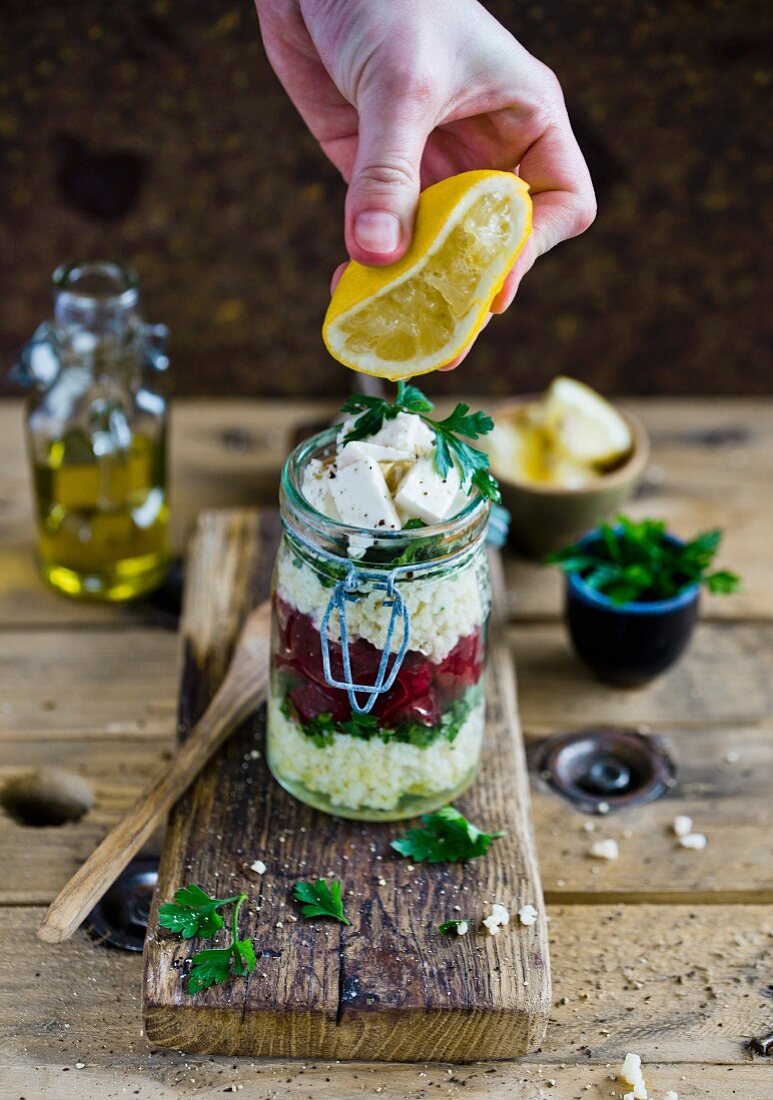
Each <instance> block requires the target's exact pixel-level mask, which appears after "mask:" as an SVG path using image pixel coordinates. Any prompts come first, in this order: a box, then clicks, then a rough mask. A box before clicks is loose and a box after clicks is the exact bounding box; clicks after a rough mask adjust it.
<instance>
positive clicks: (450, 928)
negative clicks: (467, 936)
mask: <svg viewBox="0 0 773 1100" xmlns="http://www.w3.org/2000/svg"><path fill="white" fill-rule="evenodd" d="M474 923H475V922H474V921H472V920H470V919H469V918H468V917H459V918H455V919H454V920H444V921H443V923H442V924H439V925H438V926H437V930H438V932H442V933H443V934H444V935H449V934H450V933H451V932H455V931H456V930H457V928H458V927H459V925H460V924H466V925H468V926H471V925H473V924H474Z"/></svg>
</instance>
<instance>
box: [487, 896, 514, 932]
mask: <svg viewBox="0 0 773 1100" xmlns="http://www.w3.org/2000/svg"><path fill="white" fill-rule="evenodd" d="M509 923H510V914H509V913H508V911H507V910H506V909H505V907H504V905H499V904H498V903H497V902H494V904H493V905H492V906H491V914H490V915H489V916H488V917H486V918H485V919H484V920H483V924H484V926H485V927H486V928H488V930H489V934H490V935H492V936H496V935H497V933H498V932H499V929H500V928H501V927H502V926H503V925H505V924H509Z"/></svg>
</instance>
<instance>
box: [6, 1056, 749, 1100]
mask: <svg viewBox="0 0 773 1100" xmlns="http://www.w3.org/2000/svg"><path fill="white" fill-rule="evenodd" d="M165 1053H166V1052H165ZM83 1057H86V1058H90V1060H89V1061H88V1062H84V1063H83V1069H80V1070H76V1069H75V1066H74V1064H73V1065H70V1066H23V1067H21V1068H17V1067H15V1066H0V1091H2V1094H3V1095H6V1096H9V1097H11V1096H13V1097H17V1096H22V1097H24V1096H25V1095H26V1096H29V1095H30V1088H31V1087H32V1088H35V1090H36V1091H35V1093H34V1094H33V1095H35V1096H36V1097H51V1098H54V1097H55V1098H56V1100H105V1098H106V1097H114V1096H115V1097H117V1096H122V1095H124V1094H125V1095H129V1096H131V1095H135V1096H137V1095H139V1096H144V1095H146V1093H147V1088H148V1083H149V1082H150V1083H151V1084H152V1088H153V1091H152V1096H153V1100H190V1098H191V1097H196V1096H206V1095H211V1094H212V1093H213V1092H218V1093H221V1092H225V1093H236V1092H238V1093H239V1096H240V1098H241V1100H280V1098H281V1100H355V1098H358V1097H365V1096H368V1097H373V1096H377V1097H378V1098H379V1100H426V1098H427V1097H428V1096H433V1097H443V1098H449V1100H450V1098H459V1097H462V1096H463V1097H464V1100H481V1098H484V1097H486V1098H493V1100H499V1098H501V1097H517V1098H518V1100H547V1098H548V1097H554V1098H555V1100H570V1098H574V1100H602V1098H603V1100H609V1098H610V1097H617V1098H618V1100H620V1098H622V1097H623V1095H624V1094H625V1092H626V1091H630V1089H629V1086H627V1085H623V1084H622V1082H617V1083H616V1082H615V1081H613V1080H612V1076H613V1074H615V1072H616V1071H617V1070H619V1069H620V1066H619V1065H614V1066H613V1065H610V1066H609V1067H606V1066H595V1065H588V1064H587V1063H585V1064H583V1063H576V1064H573V1065H561V1066H530V1065H525V1064H524V1063H516V1064H512V1063H511V1064H507V1063H501V1062H500V1063H493V1064H492V1063H479V1064H477V1065H472V1066H454V1067H453V1068H450V1067H448V1066H445V1065H432V1064H427V1065H425V1066H421V1067H415V1066H414V1067H408V1066H404V1065H402V1066H401V1065H395V1064H389V1065H384V1064H383V1063H381V1064H379V1065H373V1064H372V1063H359V1062H354V1063H349V1064H347V1065H343V1064H340V1063H337V1064H333V1065H331V1064H330V1063H324V1064H321V1065H319V1064H313V1065H306V1064H303V1065H301V1064H299V1063H298V1062H287V1063H279V1064H277V1063H276V1062H273V1061H271V1062H259V1063H258V1062H247V1061H246V1060H244V1059H243V1060H241V1061H239V1062H234V1061H233V1059H230V1060H229V1059H225V1058H218V1059H207V1061H204V1062H201V1061H199V1060H198V1059H196V1058H195V1057H191V1056H189V1055H177V1056H174V1055H173V1056H172V1059H171V1060H170V1061H168V1062H167V1063H166V1064H165V1065H163V1066H161V1067H159V1066H152V1067H150V1068H149V1069H146V1068H145V1066H144V1065H143V1064H142V1062H141V1060H140V1059H137V1058H133V1059H131V1060H130V1064H129V1065H121V1066H119V1067H115V1068H111V1067H110V1066H106V1065H103V1064H102V1061H101V1060H95V1059H94V1058H92V1057H91V1056H90V1055H89V1054H84V1055H83ZM138 1063H139V1064H138ZM645 1069H646V1080H647V1084H648V1087H649V1089H650V1090H651V1091H650V1096H652V1097H653V1098H656V1100H657V1098H659V1097H662V1096H665V1094H666V1092H667V1091H668V1090H669V1089H674V1088H675V1089H676V1090H678V1095H679V1100H732V1098H733V1097H736V1098H737V1100H769V1098H770V1068H769V1067H768V1066H763V1065H739V1066H691V1067H689V1074H688V1073H685V1072H684V1070H685V1067H684V1066H682V1065H668V1064H667V1065H663V1064H661V1065H652V1066H646V1067H645ZM162 1079H163V1080H162Z"/></svg>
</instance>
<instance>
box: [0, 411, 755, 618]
mask: <svg viewBox="0 0 773 1100" xmlns="http://www.w3.org/2000/svg"><path fill="white" fill-rule="evenodd" d="M469 400H470V402H471V404H472V405H473V406H474V407H475V408H478V407H480V406H481V404H484V405H485V406H487V407H491V402H490V401H487V400H483V401H481V399H480V398H476V397H471V398H469ZM447 404H448V402H439V404H438V408H439V409H440V410H441V411H442V409H443V408H444V407H445V405H447ZM621 404H622V406H623V407H624V408H626V409H629V410H630V411H631V412H632V413H633V414H634V415H636V416H637V417H639V419H641V420H642V421H643V422H644V424H645V426H646V427H647V430H648V431H649V433H650V436H651V440H652V460H651V463H650V466H649V469H648V471H647V474H646V476H645V479H644V483H643V485H642V486H641V488H640V490H639V493H638V495H637V498H636V499H635V500H634V501H632V502H631V504H630V505H629V506H627V510H629V511H630V512H631V513H632V514H633V515H635V516H645V515H652V516H663V517H664V518H666V519H667V520H668V521H669V523H670V524H671V525H672V526H673V527H674V529H675V530H676V531H678V532H679V533H681V534H684V535H690V534H693V533H695V532H697V531H698V530H701V529H705V528H709V527H713V526H716V525H717V524H721V526H722V527H723V528H725V531H726V536H725V545H724V547H723V550H722V563H723V565H727V566H728V567H731V568H733V569H736V570H737V571H738V572H739V573H740V574H741V575H742V577H743V579H744V585H743V588H742V590H741V591H740V592H738V593H736V594H734V595H733V596H730V597H722V598H720V597H716V598H711V599H707V600H706V601H705V605H704V609H703V614H704V617H706V618H711V619H715V618H721V619H738V618H745V619H768V620H770V619H771V618H773V571H771V570H770V569H769V567H768V563H767V561H766V559H765V555H764V554H762V553H761V552H760V548H761V547H764V546H766V545H770V542H771V539H773V517H772V516H771V510H770V508H767V507H765V506H764V503H763V504H761V503H760V502H765V501H766V500H767V494H768V493H769V486H770V483H771V479H773V433H771V431H770V423H771V420H772V419H773V400H771V399H764V398H762V399H759V400H748V399H733V398H728V399H727V400H723V401H721V402H719V401H711V400H700V399H695V398H690V399H678V398H668V399H653V398H649V399H646V398H645V399H641V398H640V399H636V400H632V399H626V400H624V401H622V402H621ZM333 409H334V404H331V403H330V402H314V401H251V400H240V401H236V400H217V401H200V400H198V401H197V400H181V401H177V402H176V403H175V405H174V409H173V414H172V430H171V478H170V484H171V499H172V528H171V533H172V542H173V545H174V547H175V549H176V550H177V551H178V552H179V551H182V549H183V548H184V546H185V543H186V541H187V539H188V537H189V535H190V534H191V531H192V529H193V526H194V524H195V521H196V516H197V514H198V513H199V512H200V511H201V510H202V509H207V508H221V507H239V506H241V507H256V506H259V505H261V506H273V504H274V502H275V500H276V491H277V484H278V476H279V469H280V466H281V463H282V461H283V460H284V458H285V456H286V454H287V450H288V447H289V445H290V442H291V440H292V439H293V437H294V436H295V434H296V433H297V431H298V430H299V429H301V430H305V429H304V428H303V426H304V425H306V426H311V425H313V424H314V423H315V422H317V423H319V422H320V421H322V422H324V421H325V419H326V418H327V419H329V418H330V415H331V413H332V411H333ZM0 469H1V470H2V471H3V473H2V486H1V490H0V541H1V542H2V545H0V624H12V625H14V626H18V625H19V624H22V623H29V624H33V623H36V624H38V625H46V624H48V625H54V624H56V623H59V624H73V625H75V624H78V625H92V624H97V623H100V622H102V623H107V622H109V623H112V624H122V625H125V626H129V625H131V624H135V625H137V624H142V623H144V622H147V620H148V618H149V617H151V618H152V617H153V616H152V612H151V613H150V614H149V612H148V608H147V605H143V604H138V605H134V606H132V607H129V608H109V607H103V606H99V605H94V604H85V603H79V602H77V601H72V600H65V599H62V598H61V597H59V596H57V595H56V594H55V593H54V592H52V591H50V590H49V589H48V588H46V586H45V585H43V583H42V581H40V579H39V578H38V576H37V574H36V571H35V566H34V561H33V554H32V546H33V541H34V525H33V519H32V517H33V511H32V498H31V484H30V477H29V473H28V470H27V458H26V453H25V448H24V440H23V436H22V404H21V402H19V401H5V402H2V403H0ZM506 568H507V581H508V592H509V606H510V614H511V616H512V617H513V618H515V619H518V620H529V619H546V618H547V619H551V620H555V619H556V618H557V617H559V616H560V614H561V585H560V579H559V577H558V575H557V572H556V571H555V570H550V569H543V568H541V567H540V566H538V565H537V564H535V563H533V562H527V561H524V560H523V559H520V558H516V557H514V556H508V557H507V558H506Z"/></svg>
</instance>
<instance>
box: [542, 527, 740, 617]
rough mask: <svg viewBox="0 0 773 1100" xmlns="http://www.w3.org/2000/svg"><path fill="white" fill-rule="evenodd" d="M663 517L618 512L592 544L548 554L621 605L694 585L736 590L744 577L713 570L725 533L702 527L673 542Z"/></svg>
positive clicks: (550, 561)
mask: <svg viewBox="0 0 773 1100" xmlns="http://www.w3.org/2000/svg"><path fill="white" fill-rule="evenodd" d="M665 536H666V524H665V522H664V521H662V520H653V519H643V520H632V519H629V518H628V517H627V516H618V517H617V524H616V526H613V525H611V524H608V523H603V524H601V525H600V527H599V539H598V540H597V541H596V542H594V543H590V544H588V543H584V544H583V545H580V544H579V543H573V544H572V545H570V546H565V547H564V548H563V549H562V550H558V551H556V552H555V553H554V554H550V555H548V557H547V558H545V563H546V564H548V565H558V566H559V567H560V568H561V569H562V570H563V571H564V572H565V573H580V575H581V576H582V577H583V579H584V580H585V582H586V584H588V585H590V587H591V588H593V589H595V590H596V591H597V592H601V593H602V594H603V595H605V596H607V597H609V599H610V601H611V602H612V603H614V604H617V605H618V606H624V605H625V604H627V603H632V602H640V601H641V602H652V601H655V600H667V599H670V598H671V597H673V596H677V595H678V594H679V593H680V592H683V591H684V590H685V589H687V588H690V587H691V586H692V585H694V584H705V585H706V587H707V588H708V589H709V591H710V592H713V593H715V594H718V595H723V594H725V593H728V592H735V591H736V589H737V588H738V586H739V584H740V578H739V577H737V576H736V574H735V573H730V572H728V571H727V570H718V571H716V572H714V573H710V572H709V569H710V566H711V563H712V561H713V559H714V557H715V555H716V553H717V551H718V550H719V546H720V543H721V541H722V532H721V531H719V530H713V531H704V532H703V533H702V534H700V535H698V536H697V537H696V538H694V539H692V541H690V542H685V543H681V544H680V543H676V542H671V541H670V540H669V539H667V538H666V537H665Z"/></svg>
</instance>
